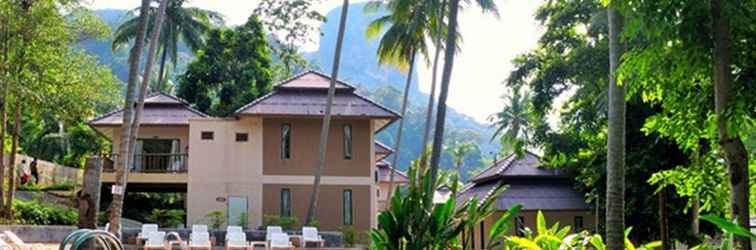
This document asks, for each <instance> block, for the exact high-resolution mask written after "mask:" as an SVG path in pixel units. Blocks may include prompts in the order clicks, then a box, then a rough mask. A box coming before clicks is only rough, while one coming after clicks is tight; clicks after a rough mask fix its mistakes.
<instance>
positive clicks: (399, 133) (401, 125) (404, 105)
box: [386, 53, 415, 208]
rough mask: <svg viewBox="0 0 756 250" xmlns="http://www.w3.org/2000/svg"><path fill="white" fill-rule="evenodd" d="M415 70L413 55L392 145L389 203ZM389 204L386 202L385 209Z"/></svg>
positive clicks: (413, 55) (387, 198) (387, 196)
mask: <svg viewBox="0 0 756 250" xmlns="http://www.w3.org/2000/svg"><path fill="white" fill-rule="evenodd" d="M414 68H415V54H414V53H413V54H412V56H411V57H410V61H409V70H408V72H407V81H406V83H404V98H402V118H401V119H400V120H399V128H398V130H397V131H396V140H395V144H394V150H395V151H394V159H393V161H392V162H391V173H390V174H389V189H388V194H386V200H387V201H391V194H393V193H394V175H396V168H397V166H399V155H400V153H401V147H402V130H403V129H404V121H405V120H406V117H405V115H406V114H407V99H408V98H409V91H410V86H411V85H412V70H413V69H414ZM389 205H391V202H386V208H388V206H389Z"/></svg>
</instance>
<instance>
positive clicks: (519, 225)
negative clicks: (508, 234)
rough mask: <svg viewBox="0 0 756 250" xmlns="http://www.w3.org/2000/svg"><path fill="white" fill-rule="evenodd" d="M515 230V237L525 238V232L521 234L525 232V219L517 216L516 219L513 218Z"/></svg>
mask: <svg viewBox="0 0 756 250" xmlns="http://www.w3.org/2000/svg"><path fill="white" fill-rule="evenodd" d="M515 230H517V231H516V232H515V234H516V235H517V236H520V237H522V236H525V232H523V231H525V217H522V216H517V218H515Z"/></svg>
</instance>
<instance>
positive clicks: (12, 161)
mask: <svg viewBox="0 0 756 250" xmlns="http://www.w3.org/2000/svg"><path fill="white" fill-rule="evenodd" d="M21 105H23V103H22V101H21V99H20V98H18V97H16V107H15V110H14V111H13V131H12V132H11V151H10V156H9V160H8V166H10V168H9V169H8V197H7V199H6V200H5V219H8V220H10V219H13V196H14V195H15V192H16V188H17V186H18V183H16V177H17V176H15V174H16V153H17V152H18V134H19V131H20V130H21Z"/></svg>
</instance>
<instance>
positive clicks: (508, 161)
mask: <svg viewBox="0 0 756 250" xmlns="http://www.w3.org/2000/svg"><path fill="white" fill-rule="evenodd" d="M573 177H574V175H573V174H572V173H570V172H569V171H566V170H563V169H553V168H545V167H542V166H541V162H540V157H539V156H538V155H536V154H534V153H532V152H526V153H525V154H524V155H523V156H521V157H517V156H516V155H514V154H512V155H509V156H508V157H506V158H504V159H502V160H500V161H497V162H495V163H494V164H493V165H492V166H490V167H488V168H487V169H485V170H483V172H481V173H480V174H478V175H476V176H474V177H473V178H471V179H470V183H469V184H467V185H466V186H465V187H464V188H463V189H462V190H460V192H459V194H458V200H459V201H466V200H469V199H472V198H477V199H478V200H482V199H484V198H487V197H489V196H490V195H492V192H493V190H494V189H496V188H497V187H498V186H500V185H505V186H506V187H507V188H506V190H505V191H503V192H502V193H501V194H499V195H498V196H497V197H495V199H496V201H495V202H494V207H495V209H496V210H497V212H496V213H494V215H493V216H491V217H489V218H487V219H486V220H485V221H483V222H482V223H481V224H480V227H479V228H478V229H476V230H475V232H474V235H475V237H474V240H473V242H471V243H472V246H473V249H480V248H481V247H482V246H484V245H485V240H486V239H487V238H488V236H487V235H488V230H490V228H491V226H493V224H494V223H495V222H496V220H497V219H498V218H500V217H501V216H502V214H503V213H504V212H505V211H506V210H507V209H509V208H510V207H512V206H513V205H515V204H521V205H522V206H523V207H522V210H521V211H520V213H519V214H518V215H517V217H515V219H514V221H513V222H512V223H513V225H515V230H514V231H511V232H509V233H510V234H517V235H521V234H522V231H523V230H524V229H525V228H530V229H531V230H535V224H536V215H537V213H538V211H542V212H543V214H544V216H545V217H546V220H547V222H548V223H549V224H551V223H554V222H559V224H560V225H569V226H571V227H572V229H573V230H574V231H581V230H584V229H591V228H592V227H593V225H594V216H593V213H592V211H593V210H592V209H591V206H590V205H589V204H588V203H586V202H585V198H584V194H583V193H581V192H578V191H577V190H575V188H574V182H575V180H574V178H573Z"/></svg>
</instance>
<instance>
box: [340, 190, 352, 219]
mask: <svg viewBox="0 0 756 250" xmlns="http://www.w3.org/2000/svg"><path fill="white" fill-rule="evenodd" d="M342 196H343V197H342V202H343V204H341V207H342V210H343V211H342V212H343V213H342V214H343V217H344V218H343V219H344V225H352V190H351V189H346V190H344V193H343V194H342Z"/></svg>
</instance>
